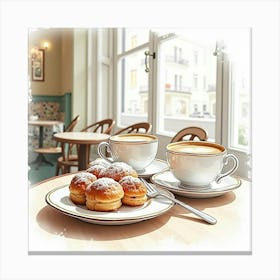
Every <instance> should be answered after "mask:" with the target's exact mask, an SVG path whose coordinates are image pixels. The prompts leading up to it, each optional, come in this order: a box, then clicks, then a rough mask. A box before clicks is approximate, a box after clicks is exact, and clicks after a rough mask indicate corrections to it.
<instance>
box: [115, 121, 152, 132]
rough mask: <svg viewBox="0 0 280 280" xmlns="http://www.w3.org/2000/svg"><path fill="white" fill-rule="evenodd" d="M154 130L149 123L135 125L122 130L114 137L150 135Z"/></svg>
mask: <svg viewBox="0 0 280 280" xmlns="http://www.w3.org/2000/svg"><path fill="white" fill-rule="evenodd" d="M151 130H152V125H151V124H150V123H148V122H140V123H135V124H132V125H130V126H127V127H125V128H122V129H120V130H119V131H117V132H116V133H115V134H114V135H118V134H125V133H144V134H148V133H150V132H151Z"/></svg>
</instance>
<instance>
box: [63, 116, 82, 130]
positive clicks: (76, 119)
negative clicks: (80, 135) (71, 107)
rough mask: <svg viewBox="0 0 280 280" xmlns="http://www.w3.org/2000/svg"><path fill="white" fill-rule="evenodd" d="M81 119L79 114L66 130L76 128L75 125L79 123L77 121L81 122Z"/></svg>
mask: <svg viewBox="0 0 280 280" xmlns="http://www.w3.org/2000/svg"><path fill="white" fill-rule="evenodd" d="M79 120H80V116H79V115H77V116H76V117H75V118H74V119H73V120H72V121H71V123H70V124H69V125H68V126H67V127H66V129H65V131H66V132H71V131H73V130H74V128H75V126H76V125H77V123H78V122H79Z"/></svg>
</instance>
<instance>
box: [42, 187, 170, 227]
mask: <svg viewBox="0 0 280 280" xmlns="http://www.w3.org/2000/svg"><path fill="white" fill-rule="evenodd" d="M161 191H163V192H164V193H166V194H168V195H169V196H172V197H174V195H173V194H172V193H170V192H169V191H167V190H164V189H161ZM46 202H47V203H48V204H49V205H50V206H51V207H53V208H55V209H56V210H58V211H60V212H61V213H63V214H66V215H68V216H71V217H74V218H77V219H80V220H82V221H85V222H88V223H93V224H101V225H125V224H132V223H137V222H141V221H144V220H148V219H152V218H155V217H158V216H160V215H162V214H164V213H165V212H167V211H168V210H169V209H170V208H171V207H172V206H173V205H174V203H173V202H172V201H171V200H169V199H166V198H164V197H161V196H158V197H155V198H148V200H147V202H146V203H145V204H144V205H142V206H136V207H129V206H124V205H122V206H121V207H120V208H119V209H118V210H116V211H110V212H100V211H91V210H88V209H87V208H86V207H85V206H84V205H76V204H74V203H73V202H72V201H71V200H70V198H69V186H68V185H64V186H59V187H57V188H55V189H53V190H51V191H50V192H48V193H47V195H46Z"/></svg>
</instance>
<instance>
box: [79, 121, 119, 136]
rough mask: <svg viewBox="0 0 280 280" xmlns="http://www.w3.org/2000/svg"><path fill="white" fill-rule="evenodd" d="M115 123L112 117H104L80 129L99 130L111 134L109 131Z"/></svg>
mask: <svg viewBox="0 0 280 280" xmlns="http://www.w3.org/2000/svg"><path fill="white" fill-rule="evenodd" d="M114 125H115V121H114V120H113V119H104V120H102V121H99V122H95V123H93V124H91V125H89V126H87V127H85V128H83V129H82V130H81V131H88V132H100V133H105V134H111V131H112V129H113V127H114Z"/></svg>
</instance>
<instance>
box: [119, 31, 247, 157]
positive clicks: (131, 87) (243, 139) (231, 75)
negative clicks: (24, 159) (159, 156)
mask: <svg viewBox="0 0 280 280" xmlns="http://www.w3.org/2000/svg"><path fill="white" fill-rule="evenodd" d="M116 38H117V45H118V50H117V55H116V61H117V65H118V67H117V69H118V71H117V78H116V81H117V84H118V91H117V97H118V102H117V103H116V106H117V110H116V112H118V114H116V117H117V118H118V119H117V125H118V126H120V127H122V126H126V125H130V124H132V123H135V122H139V121H149V122H151V123H152V125H153V133H154V134H156V135H158V136H159V137H161V136H169V137H170V136H173V135H174V134H175V133H176V132H178V131H179V130H180V129H182V128H184V127H187V126H200V127H202V128H205V129H206V130H207V132H208V135H209V140H210V141H216V142H220V143H222V144H224V145H226V146H227V147H228V148H230V149H233V150H234V149H235V150H237V151H241V152H243V153H245V154H246V157H247V154H248V153H250V129H251V127H250V115H251V112H250V91H251V88H250V48H251V46H250V30H249V29H242V28H240V29H238V30H235V29H224V30H219V29H202V28H199V29H186V30H183V29H180V30H147V29H121V30H118V32H117V36H116ZM145 51H146V52H147V51H148V55H145ZM147 68H148V69H149V71H147Z"/></svg>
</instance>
